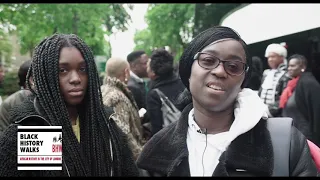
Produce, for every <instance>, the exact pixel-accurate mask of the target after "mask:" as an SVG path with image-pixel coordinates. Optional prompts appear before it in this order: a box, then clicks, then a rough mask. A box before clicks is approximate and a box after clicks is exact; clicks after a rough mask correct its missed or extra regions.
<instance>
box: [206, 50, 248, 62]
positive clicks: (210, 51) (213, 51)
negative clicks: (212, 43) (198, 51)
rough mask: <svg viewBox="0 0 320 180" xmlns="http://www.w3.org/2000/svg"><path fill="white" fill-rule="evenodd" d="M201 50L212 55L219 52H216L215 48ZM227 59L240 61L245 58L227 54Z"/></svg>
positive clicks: (216, 54)
mask: <svg viewBox="0 0 320 180" xmlns="http://www.w3.org/2000/svg"><path fill="white" fill-rule="evenodd" d="M203 52H205V53H209V54H212V55H214V56H218V55H219V52H217V51H215V50H205V51H203ZM228 59H234V60H239V61H241V62H243V61H245V59H242V57H240V56H237V55H234V54H230V55H228Z"/></svg>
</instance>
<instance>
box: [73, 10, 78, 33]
mask: <svg viewBox="0 0 320 180" xmlns="http://www.w3.org/2000/svg"><path fill="white" fill-rule="evenodd" d="M78 21H79V17H78V12H77V11H74V12H73V20H72V32H73V34H76V35H78Z"/></svg>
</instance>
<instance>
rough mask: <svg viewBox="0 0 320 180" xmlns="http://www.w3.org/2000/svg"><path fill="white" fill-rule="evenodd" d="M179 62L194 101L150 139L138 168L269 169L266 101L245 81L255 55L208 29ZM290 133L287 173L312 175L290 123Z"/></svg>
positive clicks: (166, 171) (259, 172) (225, 32)
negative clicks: (250, 54)
mask: <svg viewBox="0 0 320 180" xmlns="http://www.w3.org/2000/svg"><path fill="white" fill-rule="evenodd" d="M179 67H180V68H179V74H180V77H181V80H182V82H183V84H184V85H185V86H186V87H187V89H188V90H189V91H190V93H191V95H192V104H189V105H187V107H185V108H184V110H183V111H182V114H181V117H180V119H179V120H178V121H176V122H174V123H172V124H170V125H169V126H167V127H165V128H164V129H162V130H161V131H159V132H158V133H157V134H155V135H154V136H153V137H152V138H151V139H150V140H149V141H148V142H147V144H146V145H145V146H144V149H143V150H142V153H141V154H140V156H139V158H138V160H137V165H138V168H141V169H144V170H146V171H147V172H149V173H150V175H152V176H272V175H273V174H274V169H273V168H274V164H273V163H274V157H275V156H274V154H273V147H272V141H271V137H270V133H269V130H268V128H267V121H268V115H267V108H268V107H267V106H266V105H265V104H264V103H263V102H262V101H261V99H260V98H259V96H258V95H257V93H256V92H254V91H252V90H251V89H248V88H244V87H246V85H247V83H248V80H249V78H250V73H251V68H252V62H251V58H250V56H249V54H248V51H247V45H246V43H245V42H244V41H243V40H242V39H241V37H240V36H239V35H238V34H237V33H236V32H235V31H234V30H233V29H231V28H228V27H224V26H215V27H212V28H209V29H207V30H205V31H203V32H201V33H200V34H199V35H197V36H196V37H195V38H194V39H193V40H192V41H191V42H190V43H189V45H188V46H187V47H186V49H185V50H184V52H183V54H182V56H181V58H180V65H179ZM288 138H290V139H291V144H290V147H289V148H290V152H289V154H288V156H289V158H290V159H289V163H288V165H289V167H288V169H289V176H316V175H317V169H316V166H315V164H314V162H313V160H312V158H311V155H310V150H309V147H308V144H307V141H306V138H305V137H304V136H303V134H301V132H299V131H298V130H297V129H296V128H295V127H293V126H292V127H291V137H288ZM279 148H281V147H279ZM283 173H285V172H283Z"/></svg>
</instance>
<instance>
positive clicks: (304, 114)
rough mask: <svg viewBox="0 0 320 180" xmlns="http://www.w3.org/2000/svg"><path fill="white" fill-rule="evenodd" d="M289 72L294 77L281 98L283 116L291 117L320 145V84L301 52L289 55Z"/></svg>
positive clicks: (296, 124) (310, 138)
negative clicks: (308, 68)
mask: <svg viewBox="0 0 320 180" xmlns="http://www.w3.org/2000/svg"><path fill="white" fill-rule="evenodd" d="M288 61H289V66H288V73H289V74H290V76H291V77H292V78H293V80H291V81H289V83H288V86H287V88H286V89H285V90H284V91H283V93H282V95H281V98H280V108H283V110H282V116H284V117H291V118H292V119H293V120H294V125H295V127H297V129H299V130H300V131H301V132H302V133H303V134H304V135H305V136H306V137H307V138H308V139H309V140H311V141H312V142H313V143H315V144H316V145H318V146H320V121H319V120H320V112H319V108H320V95H319V92H320V84H319V82H318V81H317V80H316V78H315V77H314V75H313V74H312V72H309V71H305V70H306V69H307V59H306V58H305V57H304V56H303V55H300V54H294V55H292V56H290V57H289V59H288Z"/></svg>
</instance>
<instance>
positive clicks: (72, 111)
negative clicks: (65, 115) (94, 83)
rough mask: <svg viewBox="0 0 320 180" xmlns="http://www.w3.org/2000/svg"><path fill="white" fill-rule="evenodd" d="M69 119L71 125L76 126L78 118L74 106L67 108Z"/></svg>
mask: <svg viewBox="0 0 320 180" xmlns="http://www.w3.org/2000/svg"><path fill="white" fill-rule="evenodd" d="M68 112H69V117H70V119H71V124H72V125H76V121H77V118H78V109H77V107H76V106H69V107H68Z"/></svg>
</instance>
